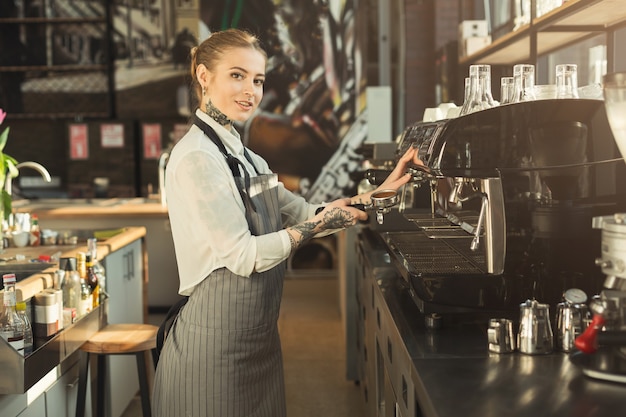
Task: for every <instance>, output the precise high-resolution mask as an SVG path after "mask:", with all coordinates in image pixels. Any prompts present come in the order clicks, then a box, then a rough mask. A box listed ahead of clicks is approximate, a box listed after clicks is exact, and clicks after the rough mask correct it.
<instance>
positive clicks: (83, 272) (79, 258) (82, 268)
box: [76, 252, 87, 279]
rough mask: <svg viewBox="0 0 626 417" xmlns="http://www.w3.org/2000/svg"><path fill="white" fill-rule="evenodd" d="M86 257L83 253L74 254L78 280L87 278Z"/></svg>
mask: <svg viewBox="0 0 626 417" xmlns="http://www.w3.org/2000/svg"><path fill="white" fill-rule="evenodd" d="M86 257H87V254H86V253H85V252H78V253H77V254H76V270H77V271H78V276H79V277H80V279H85V278H86V277H87V263H86Z"/></svg>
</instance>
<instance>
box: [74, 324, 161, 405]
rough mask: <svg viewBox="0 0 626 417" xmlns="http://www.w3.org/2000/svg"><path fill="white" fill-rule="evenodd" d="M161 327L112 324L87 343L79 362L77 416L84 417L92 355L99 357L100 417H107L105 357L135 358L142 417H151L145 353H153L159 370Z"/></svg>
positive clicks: (154, 361) (84, 345)
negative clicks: (159, 336) (159, 328)
mask: <svg viewBox="0 0 626 417" xmlns="http://www.w3.org/2000/svg"><path fill="white" fill-rule="evenodd" d="M157 330H158V327H157V326H153V325H151V324H109V325H107V326H105V327H104V328H103V329H101V330H100V331H99V332H98V333H96V334H95V335H93V337H91V338H90V339H89V340H87V341H86V342H85V343H84V344H83V345H82V346H81V347H80V349H81V350H82V351H83V354H82V357H81V360H80V371H79V372H80V374H79V377H78V381H79V382H78V384H79V385H78V399H77V402H76V416H77V417H84V415H85V401H86V394H87V385H88V384H87V382H88V379H87V376H88V371H89V355H90V354H92V353H93V354H96V355H98V377H97V410H96V412H97V416H98V417H104V415H105V414H104V403H105V392H104V391H105V390H104V387H105V382H106V358H107V355H135V356H136V358H137V372H138V374H139V387H140V392H141V408H142V409H143V416H144V417H149V416H151V411H150V389H149V387H148V373H147V369H146V356H145V354H146V352H147V351H151V352H152V360H153V363H154V366H155V368H156V360H157V356H156V334H157Z"/></svg>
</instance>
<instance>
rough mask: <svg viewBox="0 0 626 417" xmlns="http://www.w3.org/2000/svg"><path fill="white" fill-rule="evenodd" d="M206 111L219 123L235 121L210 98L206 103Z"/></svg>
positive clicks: (224, 123) (227, 123) (228, 123)
mask: <svg viewBox="0 0 626 417" xmlns="http://www.w3.org/2000/svg"><path fill="white" fill-rule="evenodd" d="M205 111H206V114H208V115H209V116H211V118H212V119H213V120H215V121H216V122H217V123H219V124H221V125H222V126H226V125H230V124H232V123H233V121H232V120H230V119H229V118H228V116H226V115H225V114H224V113H222V112H221V111H220V109H218V108H217V107H215V106H214V105H213V103H211V100H210V99H209V101H207V103H206V110H205Z"/></svg>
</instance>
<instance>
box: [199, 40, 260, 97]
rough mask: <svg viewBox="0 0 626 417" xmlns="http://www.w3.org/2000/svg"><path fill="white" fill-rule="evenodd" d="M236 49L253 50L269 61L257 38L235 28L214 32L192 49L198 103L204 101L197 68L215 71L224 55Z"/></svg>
mask: <svg viewBox="0 0 626 417" xmlns="http://www.w3.org/2000/svg"><path fill="white" fill-rule="evenodd" d="M234 48H252V49H254V50H256V51H258V52H260V53H261V54H262V55H263V56H264V57H265V59H267V54H266V52H265V51H264V50H263V48H262V47H261V42H260V41H259V39H258V38H257V37H256V36H254V35H253V34H251V33H249V32H247V31H245V30H241V29H234V28H231V29H226V30H223V31H220V32H214V33H213V34H211V36H209V37H208V38H207V39H205V40H204V41H203V42H202V43H201V44H200V45H199V46H196V47H193V48H192V49H191V52H190V55H191V88H192V90H193V91H194V92H195V96H196V99H197V100H198V103H200V102H201V101H202V87H201V86H200V83H198V79H197V77H196V68H198V65H200V64H204V66H205V67H207V69H208V70H209V71H213V70H214V68H215V66H216V65H217V62H218V61H219V60H220V59H222V57H223V56H224V54H226V53H227V52H228V51H229V50H231V49H234Z"/></svg>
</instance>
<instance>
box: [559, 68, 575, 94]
mask: <svg viewBox="0 0 626 417" xmlns="http://www.w3.org/2000/svg"><path fill="white" fill-rule="evenodd" d="M556 98H578V67H577V65H576V64H559V65H557V66H556Z"/></svg>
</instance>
